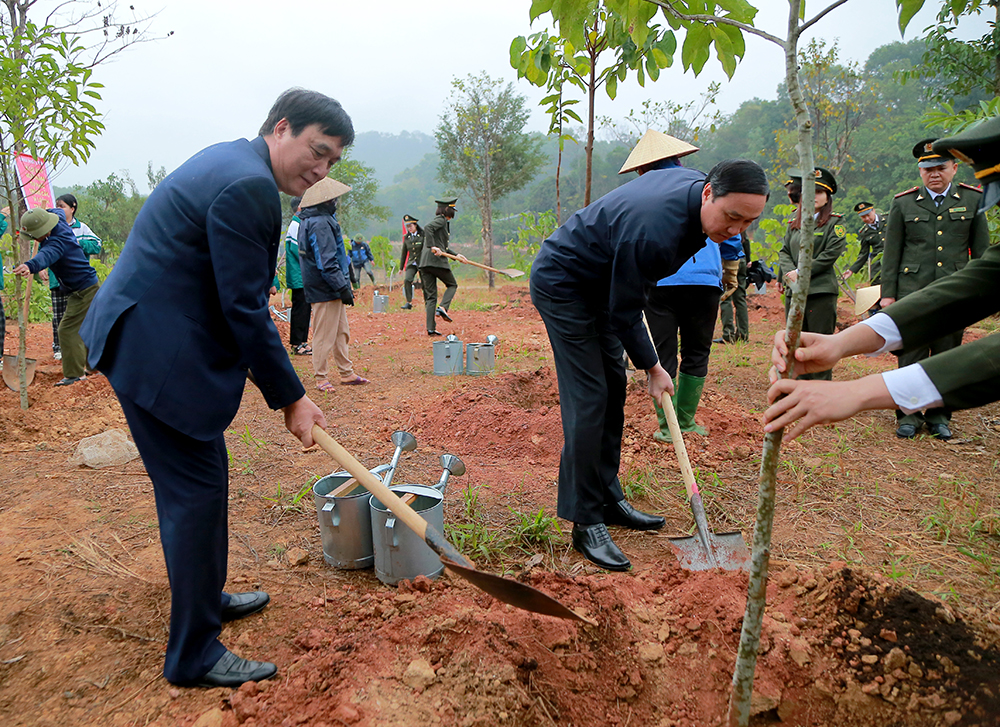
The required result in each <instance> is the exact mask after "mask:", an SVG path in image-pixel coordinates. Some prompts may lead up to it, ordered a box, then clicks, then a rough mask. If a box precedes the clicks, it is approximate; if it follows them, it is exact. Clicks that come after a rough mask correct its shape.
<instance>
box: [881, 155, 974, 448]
mask: <svg viewBox="0 0 1000 727" xmlns="http://www.w3.org/2000/svg"><path fill="white" fill-rule="evenodd" d="M933 142H934V139H924V140H923V141H920V142H918V143H917V144H916V146H914V147H913V156H914V158H915V159H916V160H917V169H918V171H919V173H920V178H921V181H922V182H923V184H922V185H921V186H919V187H913V188H911V189H908V190H906V191H905V192H901V193H900V194H897V195H896V197H895V199H893V201H892V206H891V207H890V208H889V224H888V228H887V230H886V237H885V251H884V252H883V254H882V277H881V285H882V300H881V305H882V307H883V308H885V307H887V306H889V305H890V304H892V303H894V302H895V301H897V300H899V299H902V298H904V297H906V296H907V295H911V294H913V293H915V292H916V291H918V290H920V289H921V288H924V287H926V286H928V285H930V284H931V283H932V282H933V281H935V280H940V279H941V278H943V277H945V276H947V275H951V274H953V273H954V272H955V271H957V270H961V269H962V268H963V267H965V265H966V264H967V263H968V262H969V260H970V258H971V259H975V258H978V257H980V256H981V255H982V254H983V253H984V252H985V251H986V248H987V247H989V244H990V238H989V229H988V226H987V224H986V216H985V215H978V214H976V210H977V209H978V207H979V202H980V199H981V198H982V192H981V191H980V190H978V189H976V188H975V187H970V186H969V185H967V184H953V183H952V180H953V179H954V177H955V173H956V171H957V168H958V165H957V163H956V162H955V158H954V157H953V156H952V155H951V153H950V152H948V151H946V150H941V151H940V152H937V151H935V150H934V148H933ZM962 333H963V331H962V329H958V330H955V331H952V332H949V333H948V334H947V335H944V336H942V337H941V338H939V339H937V340H934V341H930V342H928V343H927V344H926V345H921V346H919V347H912V346H907V348H906V350H905V351H902V352H900V354H899V366H900V367H901V368H902V367H904V366H908V365H910V364H912V363H916V362H918V361H922V360H923V359H925V358H927V357H928V356H930V355H933V354H936V353H942V352H944V351H948V350H950V349H952V348H955V347H956V346H959V345H961V343H962ZM911 408H912V407H911ZM896 419H897V428H896V436H898V437H900V438H903V439H912V438H913V437H915V436H916V435H917V432H918V431H919V430H920V428H921V427H922V426H924V425H925V424H926V426H927V431H928V432H929V433H930V434H931V435H932V436H935V437H938V438H939V439H950V438H951V428H950V427H949V423H950V422H951V412H950V411H948V409H947V408H944V407H932V408H931V409H928V410H927V411H925V412H924V413H923V414H921V413H920V411H919V410H917V411H913V412H911V413H909V414H907V413H905V412H904V411H902V410H901V409H900V410H897V411H896Z"/></svg>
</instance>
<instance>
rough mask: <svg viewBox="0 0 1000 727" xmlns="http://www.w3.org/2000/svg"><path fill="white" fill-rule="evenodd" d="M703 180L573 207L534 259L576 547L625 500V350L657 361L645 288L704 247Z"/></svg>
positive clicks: (670, 173)
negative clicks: (581, 531)
mask: <svg viewBox="0 0 1000 727" xmlns="http://www.w3.org/2000/svg"><path fill="white" fill-rule="evenodd" d="M704 186H705V175H704V174H703V173H702V172H699V171H697V170H694V169H687V168H673V169H664V170H657V171H651V172H648V173H646V174H643V175H642V176H641V177H639V178H638V179H635V180H633V181H631V182H629V183H628V184H625V185H623V186H621V187H618V188H617V189H614V190H612V191H611V192H609V193H608V194H606V195H605V196H604V197H601V198H600V199H598V200H597V201H595V202H593V203H592V204H590V205H589V206H587V207H584V208H583V209H581V210H579V211H577V212H576V213H575V214H573V215H572V216H571V217H570V218H569V219H568V220H567V221H566V222H565V224H563V225H562V226H561V227H560V228H559V229H558V230H556V231H555V232H554V233H553V234H552V236H551V237H549V238H548V239H547V240H545V242H544V243H542V247H541V250H540V251H539V253H538V256H537V257H536V258H535V261H534V263H533V264H532V266H531V300H532V302H533V303H534V305H535V308H536V309H537V310H538V312H539V314H540V315H541V317H542V320H543V322H544V323H545V328H546V331H547V333H548V336H549V341H550V343H551V345H552V355H553V359H554V361H555V367H556V375H557V378H558V384H559V404H560V408H561V411H562V425H563V449H562V454H561V457H560V462H559V498H558V515H559V517H561V518H564V519H566V520H570V521H572V522H573V523H574V546H576V547H578V549H580V548H579V546H577V542H576V532H577V526H578V525H583V526H588V525H595V524H601V528H603V527H604V526H603V523H605V522H608V520H607V514H608V511H609V508H611V507H612V506H614V505H615V504H616V503H620V502H622V501H624V498H625V496H624V493H623V492H622V488H621V484H620V482H619V479H618V468H619V463H620V459H621V442H622V429H623V426H624V421H625V415H624V405H625V384H626V378H625V367H624V364H623V360H622V350H623V348H624V351H625V352H627V353H628V355H629V358H630V359H631V360H632V362H633V363H634V364H635V366H636V368H637V369H644V370H648V369H650V368H652V367H653V366H655V365H656V363H657V356H656V351H655V350H654V349H653V344H652V343H651V342H650V340H649V336H648V335H647V333H646V330H645V327H644V326H643V323H642V309H643V305H644V303H645V300H646V294H645V288H646V287H647V286H652V285H654V284H655V283H656V281H657V280H659V279H660V278H664V277H667V276H668V275H672V274H673V273H675V272H676V271H677V270H678V269H679V268H680V266H681V265H682V264H683V263H684V261H685V260H687V259H688V258H690V257H691V256H692V255H693V254H694V253H696V252H697V251H698V250H700V249H701V248H702V247H703V246H704V244H705V236H704V233H703V232H702V228H701V223H700V212H701V195H702V190H703V189H704ZM425 254H426V251H425ZM647 517H648V516H647ZM611 524H615V523H614V522H611ZM660 524H662V521H660ZM651 527H656V525H651ZM603 534H604V535H606V534H607V531H606V530H603ZM588 557H589V556H588ZM591 560H593V558H591ZM595 562H596V561H595ZM623 565H624V567H626V568H627V567H628V561H627V560H625V562H624V564H623ZM605 567H608V566H605ZM616 569H618V570H621V569H622V568H621V567H617V568H616Z"/></svg>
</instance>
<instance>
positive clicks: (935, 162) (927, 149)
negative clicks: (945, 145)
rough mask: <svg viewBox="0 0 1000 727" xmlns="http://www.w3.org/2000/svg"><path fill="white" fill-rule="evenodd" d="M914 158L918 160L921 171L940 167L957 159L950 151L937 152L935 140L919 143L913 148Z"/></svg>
mask: <svg viewBox="0 0 1000 727" xmlns="http://www.w3.org/2000/svg"><path fill="white" fill-rule="evenodd" d="M913 158H914V159H916V160H917V166H918V167H920V168H921V169H927V168H928V167H939V166H941V165H942V164H944V163H945V162H952V161H955V157H953V156H952V155H951V153H950V152H948V151H936V150H935V149H934V139H933V138H931V139H924V140H923V141H918V142H917V144H916V146H914V147H913Z"/></svg>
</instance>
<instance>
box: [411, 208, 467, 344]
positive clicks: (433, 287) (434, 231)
mask: <svg viewBox="0 0 1000 727" xmlns="http://www.w3.org/2000/svg"><path fill="white" fill-rule="evenodd" d="M434 203H435V204H436V205H437V210H436V211H435V215H434V219H433V220H431V221H430V222H428V223H427V226H426V227H425V228H424V249H423V251H422V252H421V253H420V285H421V287H422V288H423V290H424V311H425V312H426V314H427V335H428V336H440V335H441V334H440V333H439V332H438V330H437V323H436V322H435V320H434V318H435V316H437V317H439V318H443V319H444V320H446V321H448V322H451V316H450V315H448V308H449V307H450V306H451V300H452V298H454V297H455V291H456V290H458V283H457V282H456V281H455V276H454V275H453V274H452V272H451V266H450V265H449V264H448V258H446V257H444V255H443V253H446V252H447V253H451V250H449V249H448V241H449V240H450V239H451V226H450V224H449V223H450V221H451V220H452V219H454V217H455V205H456V204H458V197H451V198H449V199H436V200H434ZM457 257H458V259H459V260H461V261H463V262H464V261H465V256H464V255H458V256H457ZM439 280H440V281H441V282H442V283H444V285H445V290H444V296H443V297H442V298H441V305H438V304H437V284H438V281H439Z"/></svg>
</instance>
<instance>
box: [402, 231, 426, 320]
mask: <svg viewBox="0 0 1000 727" xmlns="http://www.w3.org/2000/svg"><path fill="white" fill-rule="evenodd" d="M417 222H419V220H418V219H417V218H416V217H411V216H410V215H403V224H404V225H408V224H410V223H413V224H414V225H416V226H417V231H416V232H409V231H408V232H407V233H406V235H405V236H404V237H403V249H402V251H401V252H400V254H399V269H400V270H402V271H403V295H404V296H405V297H406V303H404V304H403V308H406V309H410V308H412V307H413V279H414V278H415V277H416V275H417V271H418V269H419V265H420V253H421V252H422V251H423V249H424V231H423V230H421V229H420V225H417Z"/></svg>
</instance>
